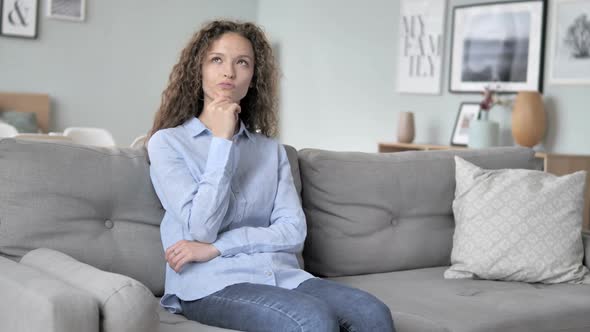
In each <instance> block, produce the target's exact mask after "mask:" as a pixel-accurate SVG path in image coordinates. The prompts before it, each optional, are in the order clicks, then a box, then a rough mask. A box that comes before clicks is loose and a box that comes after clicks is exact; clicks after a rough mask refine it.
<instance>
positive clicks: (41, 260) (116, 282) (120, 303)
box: [21, 248, 159, 332]
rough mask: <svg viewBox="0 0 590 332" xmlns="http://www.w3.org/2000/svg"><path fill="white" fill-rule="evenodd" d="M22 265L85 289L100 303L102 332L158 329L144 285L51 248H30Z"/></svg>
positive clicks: (153, 306) (155, 307) (155, 310)
mask: <svg viewBox="0 0 590 332" xmlns="http://www.w3.org/2000/svg"><path fill="white" fill-rule="evenodd" d="M21 264H24V265H27V266H30V267H33V268H36V269H37V270H40V271H42V272H45V273H47V274H49V275H51V276H53V277H56V278H58V279H60V280H63V281H65V282H66V283H68V284H70V285H72V286H74V287H76V288H78V289H81V290H83V291H86V292H87V293H89V294H90V295H92V296H93V297H94V298H95V299H96V301H97V302H98V303H99V309H100V319H101V321H100V325H101V329H100V330H101V331H103V332H119V331H126V332H133V331H136V332H149V331H158V322H159V317H158V303H157V302H156V298H155V297H154V295H153V294H152V293H151V292H150V290H149V289H147V287H145V286H144V285H142V284H141V283H140V282H138V281H136V280H134V279H131V278H129V277H126V276H124V275H120V274H116V273H110V272H105V271H101V270H99V269H97V268H95V267H92V266H90V265H88V264H84V263H81V262H78V261H77V260H75V259H73V258H72V257H70V256H68V255H66V254H63V253H61V252H58V251H55V250H51V249H45V248H40V249H35V250H32V251H29V253H27V254H26V255H24V256H23V258H22V259H21Z"/></svg>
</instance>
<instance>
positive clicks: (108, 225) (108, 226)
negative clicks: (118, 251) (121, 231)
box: [104, 219, 114, 229]
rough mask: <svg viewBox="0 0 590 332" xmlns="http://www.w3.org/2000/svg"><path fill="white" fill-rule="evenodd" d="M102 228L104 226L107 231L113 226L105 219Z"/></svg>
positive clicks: (110, 221)
mask: <svg viewBox="0 0 590 332" xmlns="http://www.w3.org/2000/svg"><path fill="white" fill-rule="evenodd" d="M104 226H105V227H106V228H108V229H111V228H113V226H114V224H113V221H112V220H110V219H107V220H105V221H104Z"/></svg>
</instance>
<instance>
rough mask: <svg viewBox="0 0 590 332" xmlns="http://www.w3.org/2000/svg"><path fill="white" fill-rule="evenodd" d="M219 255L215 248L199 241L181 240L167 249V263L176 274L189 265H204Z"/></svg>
mask: <svg viewBox="0 0 590 332" xmlns="http://www.w3.org/2000/svg"><path fill="white" fill-rule="evenodd" d="M219 255H220V252H219V250H217V248H215V246H213V245H212V244H210V243H202V242H198V241H187V240H180V241H178V242H176V243H175V244H173V245H171V246H170V247H169V248H168V249H166V261H167V262H168V265H170V267H171V268H172V269H173V270H174V271H176V273H178V272H180V270H181V269H182V267H183V266H184V265H185V264H187V263H191V262H197V263H204V262H208V261H210V260H212V259H213V258H215V257H217V256H219Z"/></svg>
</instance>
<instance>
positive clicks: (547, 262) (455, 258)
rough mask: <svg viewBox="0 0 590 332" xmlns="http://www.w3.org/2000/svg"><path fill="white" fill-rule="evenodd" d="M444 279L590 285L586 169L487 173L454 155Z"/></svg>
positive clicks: (518, 170) (496, 171)
mask: <svg viewBox="0 0 590 332" xmlns="http://www.w3.org/2000/svg"><path fill="white" fill-rule="evenodd" d="M455 167H456V174H455V178H456V182H457V186H456V189H455V200H454V201H453V213H454V215H455V224H456V225H455V234H454V236H453V251H452V253H451V263H452V266H451V267H450V268H449V269H447V270H446V271H445V274H444V276H445V278H447V279H462V278H480V279H492V280H506V281H522V282H540V283H547V284H550V283H561V282H574V283H582V282H583V283H590V278H589V277H588V269H587V268H586V267H585V266H584V265H583V263H582V260H583V258H584V247H583V244H582V234H581V229H582V211H583V206H584V185H585V178H586V172H584V171H579V172H575V173H572V174H569V175H565V176H555V175H552V174H549V173H545V172H541V171H531V170H524V169H501V170H486V169H482V168H479V167H477V166H475V165H473V164H471V163H469V162H467V161H465V160H463V159H461V158H459V157H455Z"/></svg>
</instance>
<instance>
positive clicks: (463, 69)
mask: <svg viewBox="0 0 590 332" xmlns="http://www.w3.org/2000/svg"><path fill="white" fill-rule="evenodd" d="M545 12H546V2H545V1H543V0H531V1H514V2H500V3H489V4H481V5H469V6H459V7H455V8H454V9H453V32H452V41H451V43H452V46H451V71H450V78H449V79H450V83H449V90H450V91H451V92H478V93H481V92H482V91H483V90H484V87H486V86H494V87H495V90H498V91H499V92H517V91H522V90H527V91H542V88H543V86H542V84H543V49H544V33H545V31H544V26H545Z"/></svg>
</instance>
